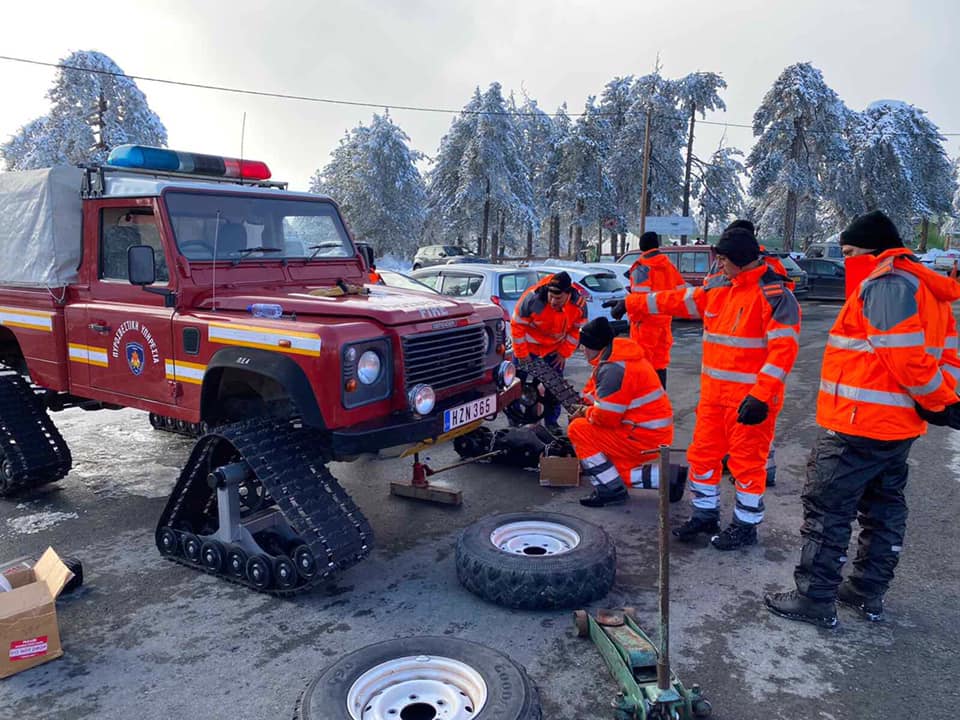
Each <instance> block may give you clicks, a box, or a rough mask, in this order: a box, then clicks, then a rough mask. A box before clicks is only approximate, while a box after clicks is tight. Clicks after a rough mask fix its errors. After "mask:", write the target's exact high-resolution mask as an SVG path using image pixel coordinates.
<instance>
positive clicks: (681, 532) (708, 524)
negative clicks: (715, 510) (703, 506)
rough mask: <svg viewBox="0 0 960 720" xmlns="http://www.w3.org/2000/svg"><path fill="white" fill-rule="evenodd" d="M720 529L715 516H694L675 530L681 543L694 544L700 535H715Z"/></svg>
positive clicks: (674, 532)
mask: <svg viewBox="0 0 960 720" xmlns="http://www.w3.org/2000/svg"><path fill="white" fill-rule="evenodd" d="M719 529H720V521H719V520H718V518H717V516H715V515H694V516H692V517H691V518H690V519H689V520H687V521H686V522H685V523H683V524H682V525H678V526H677V527H675V528H674V529H673V534H674V535H675V536H676V537H677V539H678V540H679V541H680V542H692V541H693V540H695V539H696V537H697V535H699V534H700V533H706V534H707V535H709V534H710V533H715V532H716V531H717V530H719Z"/></svg>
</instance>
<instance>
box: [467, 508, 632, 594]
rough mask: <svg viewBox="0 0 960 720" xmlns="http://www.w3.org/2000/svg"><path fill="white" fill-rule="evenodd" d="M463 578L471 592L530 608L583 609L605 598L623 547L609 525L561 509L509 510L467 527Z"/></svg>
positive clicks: (611, 583) (611, 584) (611, 585)
mask: <svg viewBox="0 0 960 720" xmlns="http://www.w3.org/2000/svg"><path fill="white" fill-rule="evenodd" d="M456 561H457V577H458V578H459V579H460V583H461V584H462V585H463V586H464V587H465V588H466V589H467V590H469V591H470V592H472V593H474V594H476V595H479V596H480V597H482V598H483V599H484V600H489V601H490V602H492V603H495V604H497V605H503V606H505V607H511V608H520V609H524V610H543V609H552V608H577V607H582V606H584V605H586V604H587V603H590V602H593V601H594V600H598V599H600V598H602V597H603V596H605V595H606V594H607V593H608V592H610V588H611V587H613V580H614V577H615V576H616V567H617V551H616V548H615V547H614V545H613V541H612V540H611V539H610V536H609V535H607V533H606V531H604V530H603V528H601V527H598V526H597V525H594V524H593V523H589V522H587V521H586V520H581V519H580V518H576V517H573V516H571V515H561V514H559V513H544V512H525V513H504V514H501V515H491V516H489V517H486V518H483V519H482V520H479V521H478V522H475V523H474V524H473V525H470V526H469V527H467V528H466V529H465V530H464V531H463V533H462V534H461V535H460V539H459V540H458V541H457V553H456Z"/></svg>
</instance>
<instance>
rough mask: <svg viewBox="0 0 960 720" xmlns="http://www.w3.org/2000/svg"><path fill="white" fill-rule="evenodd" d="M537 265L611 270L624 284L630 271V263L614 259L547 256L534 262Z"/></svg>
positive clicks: (626, 283) (625, 284)
mask: <svg viewBox="0 0 960 720" xmlns="http://www.w3.org/2000/svg"><path fill="white" fill-rule="evenodd" d="M536 264H537V265H546V266H549V267H575V268H593V269H595V270H606V271H607V272H612V273H613V274H614V275H616V276H617V277H618V278H619V279H620V280H621V282H623V284H624V286H627V285H629V283H628V282H625V281H624V278H626V277H627V273H628V272H629V271H630V263H619V262H616V261H615V260H603V259H601V260H598V261H597V262H580V261H579V260H563V259H554V258H547V259H546V260H544V261H542V262H540V263H536Z"/></svg>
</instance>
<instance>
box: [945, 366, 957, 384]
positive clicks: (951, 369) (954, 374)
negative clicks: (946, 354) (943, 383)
mask: <svg viewBox="0 0 960 720" xmlns="http://www.w3.org/2000/svg"><path fill="white" fill-rule="evenodd" d="M940 369H941V370H943V371H944V372H945V373H947V374H949V375H951V376H952V377H953V378H954V379H955V380H957V381H960V367H954V366H953V365H943V366H941V367H940Z"/></svg>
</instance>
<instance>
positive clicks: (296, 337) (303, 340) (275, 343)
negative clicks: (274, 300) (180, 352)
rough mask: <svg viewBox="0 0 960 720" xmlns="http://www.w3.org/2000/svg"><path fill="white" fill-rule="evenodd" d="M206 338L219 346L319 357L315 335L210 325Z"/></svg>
mask: <svg viewBox="0 0 960 720" xmlns="http://www.w3.org/2000/svg"><path fill="white" fill-rule="evenodd" d="M207 338H208V339H209V340H210V342H213V343H218V344H220V345H235V346H238V347H249V348H259V349H261V350H274V351H277V352H282V353H290V354H293V355H310V356H312V357H319V356H320V344H321V343H320V336H319V335H317V334H315V333H305V332H288V331H286V330H271V329H270V328H261V327H257V326H255V325H235V324H232V323H231V324H229V325H228V324H224V323H210V324H209V325H208V326H207Z"/></svg>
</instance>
